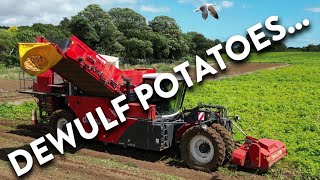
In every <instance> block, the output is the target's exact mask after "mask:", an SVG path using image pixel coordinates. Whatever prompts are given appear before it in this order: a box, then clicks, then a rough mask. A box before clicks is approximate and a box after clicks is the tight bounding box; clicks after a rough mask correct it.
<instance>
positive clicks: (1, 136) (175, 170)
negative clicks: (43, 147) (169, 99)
mask: <svg viewBox="0 0 320 180" xmlns="http://www.w3.org/2000/svg"><path fill="white" fill-rule="evenodd" d="M0 127H1V128H0V179H15V178H16V176H15V173H14V171H13V168H11V166H10V164H9V161H8V159H7V154H9V153H10V152H12V151H14V150H16V149H25V150H27V151H29V152H31V150H30V147H29V146H28V143H30V142H32V141H33V140H35V138H39V137H41V136H43V135H45V134H46V132H44V130H41V128H40V127H35V126H32V125H28V122H25V121H20V120H19V121H17V120H14V121H8V120H2V119H0ZM3 127H5V128H7V129H4V128H3ZM48 147H49V151H50V152H52V153H53V154H54V155H55V159H54V160H53V161H52V162H50V163H48V164H47V165H44V166H42V167H40V166H39V165H37V163H36V159H35V158H34V162H35V165H34V166H33V169H32V171H31V172H30V173H29V174H27V175H26V176H23V178H28V179H29V178H30V179H167V178H172V177H173V178H181V179H243V178H246V179H266V177H264V176H259V175H254V174H249V173H245V172H237V173H236V174H235V173H233V175H231V176H228V175H226V174H225V173H222V172H214V173H206V172H201V171H196V170H192V169H188V168H187V167H186V166H185V165H184V164H183V163H182V162H180V161H179V162H176V161H173V160H171V158H170V157H171V156H168V155H167V152H164V153H158V152H150V151H149V152H147V151H143V150H137V149H130V148H129V149H124V148H121V147H117V146H104V145H103V144H100V143H99V142H84V143H83V144H82V145H80V147H79V148H78V149H77V150H76V151H73V150H72V151H70V152H69V153H70V154H69V153H68V154H67V155H65V156H62V155H59V154H58V153H57V152H56V151H54V148H53V147H51V146H50V145H49V144H48ZM104 160H105V161H111V162H108V163H106V164H104V163H103V161H104ZM114 163H115V164H116V165H114ZM1 164H7V165H4V167H2V166H1ZM22 164H23V163H22ZM168 175H169V176H168Z"/></svg>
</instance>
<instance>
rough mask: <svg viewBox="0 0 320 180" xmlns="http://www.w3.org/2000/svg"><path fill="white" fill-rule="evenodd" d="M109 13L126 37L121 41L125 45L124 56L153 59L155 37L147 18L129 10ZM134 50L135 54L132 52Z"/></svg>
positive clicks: (123, 9)
mask: <svg viewBox="0 0 320 180" xmlns="http://www.w3.org/2000/svg"><path fill="white" fill-rule="evenodd" d="M108 13H109V14H110V16H111V17H112V20H113V22H114V24H115V25H116V27H117V28H118V30H119V31H121V32H122V33H123V35H124V37H125V38H124V39H122V41H121V42H122V44H125V54H123V55H124V56H125V57H127V58H151V57H152V54H153V44H152V40H153V39H154V38H155V35H154V33H153V31H152V29H151V28H150V27H148V25H147V22H146V19H145V17H143V16H142V15H141V14H139V13H137V12H135V11H133V10H132V9H129V8H112V9H110V11H109V12H108ZM133 42H135V43H137V44H134V43H133ZM136 48H138V49H136ZM133 50H134V52H132V51H133ZM137 52H139V53H137ZM139 55H142V56H139Z"/></svg>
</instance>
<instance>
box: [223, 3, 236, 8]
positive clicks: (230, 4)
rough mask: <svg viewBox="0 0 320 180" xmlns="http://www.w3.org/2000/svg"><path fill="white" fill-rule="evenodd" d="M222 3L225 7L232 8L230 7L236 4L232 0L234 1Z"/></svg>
mask: <svg viewBox="0 0 320 180" xmlns="http://www.w3.org/2000/svg"><path fill="white" fill-rule="evenodd" d="M221 5H222V7H224V8H230V7H232V6H233V5H234V2H232V1H222V3H221Z"/></svg>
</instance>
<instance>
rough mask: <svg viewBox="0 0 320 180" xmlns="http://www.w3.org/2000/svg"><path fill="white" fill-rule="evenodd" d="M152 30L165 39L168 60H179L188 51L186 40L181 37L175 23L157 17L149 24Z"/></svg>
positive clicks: (181, 34) (163, 17) (162, 17)
mask: <svg viewBox="0 0 320 180" xmlns="http://www.w3.org/2000/svg"><path fill="white" fill-rule="evenodd" d="M149 26H150V27H151V28H152V30H153V31H154V32H155V33H157V34H160V35H162V36H164V37H166V38H167V42H168V45H169V55H168V58H170V59H179V58H181V57H182V56H185V55H186V54H187V53H188V51H189V46H188V44H187V40H186V39H185V37H184V36H183V33H182V32H181V30H180V28H179V26H178V24H177V22H176V21H175V20H174V19H173V18H170V17H168V16H157V17H155V18H154V19H153V20H152V21H150V22H149Z"/></svg>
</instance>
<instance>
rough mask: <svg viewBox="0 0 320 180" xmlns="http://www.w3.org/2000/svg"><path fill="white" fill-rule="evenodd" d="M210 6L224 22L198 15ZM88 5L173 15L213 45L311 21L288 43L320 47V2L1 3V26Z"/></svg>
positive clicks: (54, 19) (49, 18)
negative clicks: (274, 25)
mask: <svg viewBox="0 0 320 180" xmlns="http://www.w3.org/2000/svg"><path fill="white" fill-rule="evenodd" d="M205 2H210V3H214V4H216V9H217V11H218V13H219V15H220V20H219V21H218V20H213V19H212V18H211V17H209V19H208V20H206V21H205V20H203V19H202V18H201V15H200V13H193V10H194V9H195V8H196V7H197V6H200V5H201V4H203V3H205ZM88 4H99V5H100V6H101V7H102V8H103V9H105V10H106V11H108V10H109V9H110V8H113V7H128V8H132V9H134V10H135V11H137V12H139V13H141V14H142V15H144V16H145V17H146V18H147V20H152V19H153V18H154V17H155V16H158V15H167V16H170V17H173V18H175V19H176V20H177V22H178V24H179V25H180V27H181V28H182V30H183V31H184V32H188V31H197V32H199V33H202V34H204V35H205V36H206V37H208V38H211V39H221V40H227V39H228V38H230V37H231V36H233V35H236V34H240V35H244V34H245V31H246V29H247V28H249V27H250V26H252V25H254V24H256V23H258V22H262V23H263V22H264V20H265V19H266V18H268V17H269V16H272V15H277V16H279V17H280V19H281V23H282V24H283V25H284V26H285V27H286V28H288V27H290V26H294V25H295V24H296V23H297V22H301V21H302V20H303V19H305V18H308V19H309V20H310V22H311V27H310V28H309V30H308V31H304V32H303V30H302V32H301V33H299V34H298V35H295V36H293V37H292V38H287V40H286V44H287V45H288V46H304V45H307V44H310V43H313V44H320V0H304V1H302V0H301V1H300V0H299V1H298V0H281V1H279V0H268V1H257V0H216V1H208V0H1V1H0V25H1V26H19V25H32V24H33V23H36V22H41V23H52V24H58V23H59V22H60V21H61V20H62V18H63V17H71V16H73V15H75V14H77V12H79V11H80V10H82V9H83V8H84V7H86V6H87V5H88Z"/></svg>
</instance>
